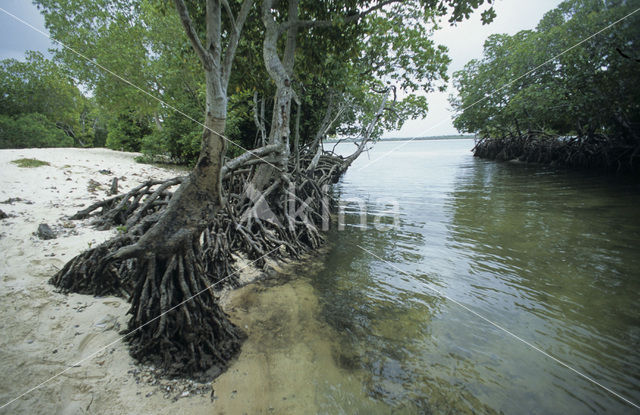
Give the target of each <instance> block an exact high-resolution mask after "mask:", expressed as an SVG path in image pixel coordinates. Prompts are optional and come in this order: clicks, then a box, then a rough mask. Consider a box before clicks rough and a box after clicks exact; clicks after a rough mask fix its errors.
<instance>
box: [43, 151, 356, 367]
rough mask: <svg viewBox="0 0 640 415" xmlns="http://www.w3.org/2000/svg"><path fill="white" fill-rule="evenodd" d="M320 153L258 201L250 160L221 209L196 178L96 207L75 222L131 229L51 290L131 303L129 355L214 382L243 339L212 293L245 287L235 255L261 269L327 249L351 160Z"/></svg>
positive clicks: (229, 175) (74, 266) (156, 184)
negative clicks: (337, 192)
mask: <svg viewBox="0 0 640 415" xmlns="http://www.w3.org/2000/svg"><path fill="white" fill-rule="evenodd" d="M314 154H315V156H314V155H312V154H306V155H302V156H301V157H300V159H299V160H298V162H299V163H300V164H301V165H303V166H305V167H306V168H305V169H301V168H294V166H289V168H288V169H287V170H289V172H280V173H278V174H277V175H275V176H274V177H273V178H272V179H271V180H270V181H268V182H267V184H266V188H265V189H264V190H263V191H262V192H258V193H256V192H253V193H252V190H251V186H250V185H249V184H250V183H252V178H253V175H255V174H256V172H257V171H258V166H259V164H257V163H253V161H254V160H253V159H252V158H250V157H244V158H246V161H247V164H245V165H240V164H238V163H236V164H238V165H235V164H230V166H231V167H233V168H226V175H225V176H224V179H223V182H222V187H223V189H224V195H225V198H224V202H223V205H222V208H221V209H219V210H216V209H211V208H209V207H208V206H209V205H211V204H212V203H213V202H214V201H211V200H208V199H207V198H208V196H207V195H208V192H204V191H202V189H201V188H200V185H198V184H197V183H196V182H194V181H193V180H194V179H193V177H192V176H189V177H188V178H185V177H176V178H173V179H170V180H165V181H159V180H149V181H147V182H145V183H143V184H141V185H140V186H138V187H136V188H134V189H132V190H131V191H129V192H128V193H126V194H124V195H119V196H115V197H112V198H110V199H107V200H105V201H102V202H98V203H96V204H94V205H92V206H90V207H88V208H86V209H84V210H82V211H80V212H78V213H77V214H75V215H74V216H72V219H84V218H88V217H94V218H95V220H94V225H95V226H96V227H98V228H99V229H106V228H110V227H113V226H123V225H124V226H125V227H126V233H125V234H124V235H119V236H118V237H116V238H114V239H112V240H111V241H108V242H105V243H104V244H102V245H100V246H98V247H96V248H93V249H90V250H89V251H87V252H84V253H82V254H80V255H79V256H77V257H75V258H74V259H72V260H71V261H70V262H69V263H68V264H66V265H65V267H64V268H63V269H62V270H61V271H60V272H58V273H57V274H56V275H55V276H54V277H53V278H52V279H51V283H52V284H53V285H55V286H56V287H58V288H59V289H60V290H61V291H63V292H70V291H73V292H80V293H84V294H94V295H108V294H113V295H121V296H129V297H130V300H131V304H132V308H131V310H130V314H131V315H132V317H131V320H130V321H129V324H128V330H129V332H130V334H129V336H128V342H129V343H130V346H131V354H132V355H133V356H134V357H135V358H136V359H138V360H140V361H151V362H153V364H154V365H156V366H158V367H162V368H164V369H165V370H166V373H167V374H168V375H170V376H189V377H193V376H199V377H202V378H207V379H211V378H213V377H215V376H217V375H218V374H219V373H221V372H222V371H223V370H224V369H225V368H226V367H227V365H228V362H229V361H230V360H231V359H232V358H233V357H234V356H235V355H236V354H237V353H238V351H239V349H240V344H241V342H242V339H243V334H242V333H241V332H240V330H238V328H237V327H235V326H234V325H233V324H232V323H231V322H230V321H229V320H228V318H227V316H226V315H225V314H224V312H223V311H222V310H221V309H220V308H219V306H218V305H217V302H216V299H215V295H214V292H213V289H212V288H215V289H221V288H223V286H225V285H228V286H231V287H235V286H237V285H238V278H237V275H235V273H234V269H233V256H232V254H233V253H244V254H245V255H246V256H247V257H248V258H249V259H252V260H254V261H255V263H256V264H257V266H264V265H265V264H266V260H267V259H268V258H271V259H287V258H296V257H299V256H300V255H301V254H302V253H304V252H307V251H309V250H313V249H316V248H317V247H319V246H320V245H321V244H322V243H323V242H324V236H323V232H322V230H323V229H327V227H328V214H329V204H330V198H329V195H328V188H329V186H328V185H329V184H330V183H333V182H335V181H337V179H338V178H339V176H340V175H341V174H342V173H343V172H344V170H345V169H346V167H345V160H346V159H343V158H341V157H338V156H334V155H330V154H322V153H315V152H314ZM178 184H181V187H180V188H179V190H177V191H176V192H175V193H171V191H170V190H171V188H172V187H174V186H176V185H178ZM194 202H195V203H194ZM208 287H212V288H208ZM200 292H201V294H200V295H197V296H195V295H196V294H197V293H200ZM192 297H193V298H192ZM187 300H188V301H187ZM183 302H184V304H182V303H183Z"/></svg>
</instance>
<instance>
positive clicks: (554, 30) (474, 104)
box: [451, 0, 640, 144]
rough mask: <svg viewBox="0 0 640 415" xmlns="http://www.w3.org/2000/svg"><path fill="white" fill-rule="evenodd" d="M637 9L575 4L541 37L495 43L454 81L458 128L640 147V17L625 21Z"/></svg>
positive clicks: (499, 38)
mask: <svg viewBox="0 0 640 415" xmlns="http://www.w3.org/2000/svg"><path fill="white" fill-rule="evenodd" d="M635 8H637V3H635V2H630V1H624V0H606V1H601V0H567V1H564V2H562V3H561V4H560V5H559V6H558V7H557V8H556V9H554V10H551V11H549V12H548V13H546V14H545V16H544V17H543V19H542V20H541V21H540V22H539V24H538V26H537V27H536V29H535V30H525V31H521V32H518V33H516V34H515V35H513V36H509V35H503V34H495V35H492V36H490V37H489V39H488V40H487V41H486V42H485V45H484V55H483V58H482V59H479V60H472V61H470V62H469V63H468V64H467V65H466V66H465V67H464V69H463V70H461V71H458V72H456V73H455V74H454V83H455V85H456V87H457V89H458V94H459V95H458V96H456V97H452V99H451V103H452V105H453V106H454V109H456V111H457V115H456V117H455V121H454V125H455V127H456V128H458V129H459V130H460V131H464V132H470V133H476V134H478V135H479V136H482V137H495V138H500V137H508V136H521V135H523V134H525V133H529V132H541V133H548V134H553V135H560V136H581V137H594V136H595V135H596V134H602V135H605V136H607V137H615V138H616V139H621V140H624V141H626V142H628V143H636V144H640V137H639V136H638V130H639V129H638V125H640V124H639V123H640V90H639V89H638V88H637V86H636V85H637V84H638V82H639V81H640V64H639V63H638V62H637V61H635V60H634V59H632V58H631V57H632V56H630V55H637V53H638V50H640V15H638V14H634V15H632V16H630V17H628V18H626V19H623V18H624V17H625V16H627V15H628V14H630V13H631V12H633V11H634V9H635ZM620 19H623V20H621V21H619V20H620ZM618 21H619V22H618ZM616 22H617V23H616ZM614 23H615V24H614ZM609 25H612V26H611V27H609V28H607V26H609ZM602 29H604V30H603V31H602V33H599V34H597V35H595V36H592V35H594V34H596V33H597V32H599V31H601V30H602ZM578 42H581V43H580V44H579V45H577V46H576V44H577V43H578ZM574 46H575V47H574ZM565 52H566V53H565ZM636 57H637V56H636Z"/></svg>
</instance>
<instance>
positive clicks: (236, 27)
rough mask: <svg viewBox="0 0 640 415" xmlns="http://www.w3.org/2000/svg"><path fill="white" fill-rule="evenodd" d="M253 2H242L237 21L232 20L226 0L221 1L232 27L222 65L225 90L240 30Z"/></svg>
mask: <svg viewBox="0 0 640 415" xmlns="http://www.w3.org/2000/svg"><path fill="white" fill-rule="evenodd" d="M254 1H255V0H244V1H243V2H242V6H240V12H239V13H238V17H237V19H236V20H233V14H232V13H231V8H230V7H229V2H228V0H223V4H224V7H225V9H226V10H227V13H228V14H229V19H230V20H231V22H232V26H233V30H232V31H231V34H230V36H229V41H228V42H229V43H228V44H227V50H226V51H225V55H224V61H223V63H222V83H223V85H224V88H225V90H226V88H227V86H228V85H229V77H230V76H231V65H232V64H233V60H234V58H235V55H236V50H237V49H238V42H239V40H240V34H241V33H242V28H243V26H244V23H245V22H246V21H247V17H248V16H249V12H250V11H251V7H252V6H253V3H254Z"/></svg>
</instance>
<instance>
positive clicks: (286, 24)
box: [278, 0, 402, 33]
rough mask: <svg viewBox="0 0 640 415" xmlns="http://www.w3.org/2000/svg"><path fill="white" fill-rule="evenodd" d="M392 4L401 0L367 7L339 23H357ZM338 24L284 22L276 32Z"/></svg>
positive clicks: (388, 0)
mask: <svg viewBox="0 0 640 415" xmlns="http://www.w3.org/2000/svg"><path fill="white" fill-rule="evenodd" d="M393 3H402V0H385V1H382V2H380V3H378V4H376V5H375V6H371V7H369V8H368V9H367V10H364V11H362V12H360V13H358V14H354V15H352V16H348V17H346V18H345V19H343V20H342V21H341V22H342V23H354V22H357V21H358V20H360V19H362V18H363V17H365V16H367V15H368V14H371V13H373V12H374V11H376V10H380V9H382V8H383V7H384V6H387V5H389V4H393ZM336 24H338V21H334V20H298V19H296V20H289V21H287V22H284V23H282V24H280V27H279V28H278V31H279V32H280V33H283V32H284V31H285V30H289V28H290V27H297V28H301V27H305V28H311V27H330V26H334V25H336Z"/></svg>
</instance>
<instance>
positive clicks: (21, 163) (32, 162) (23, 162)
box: [12, 158, 49, 167]
mask: <svg viewBox="0 0 640 415" xmlns="http://www.w3.org/2000/svg"><path fill="white" fill-rule="evenodd" d="M12 163H13V164H15V165H16V166H18V167H40V166H49V163H48V162H46V161H42V160H38V159H27V158H23V159H17V160H13V161H12Z"/></svg>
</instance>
